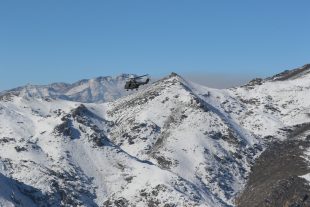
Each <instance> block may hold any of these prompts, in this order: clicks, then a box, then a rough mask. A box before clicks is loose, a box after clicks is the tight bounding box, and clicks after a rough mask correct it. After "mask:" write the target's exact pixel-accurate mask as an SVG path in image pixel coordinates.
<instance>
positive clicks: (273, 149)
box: [236, 133, 310, 207]
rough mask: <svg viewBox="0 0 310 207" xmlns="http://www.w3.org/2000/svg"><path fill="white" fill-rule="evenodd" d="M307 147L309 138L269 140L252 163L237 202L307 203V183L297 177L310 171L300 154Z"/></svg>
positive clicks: (268, 205) (267, 205)
mask: <svg viewBox="0 0 310 207" xmlns="http://www.w3.org/2000/svg"><path fill="white" fill-rule="evenodd" d="M297 134H298V135H300V133H297ZM301 147H302V148H301ZM309 147H310V142H309V141H307V140H306V141H303V140H302V139H295V138H293V137H292V138H290V139H287V140H285V141H283V142H275V143H273V144H271V145H270V147H269V148H267V149H266V150H265V151H264V152H263V153H262V155H261V156H260V157H259V158H258V159H257V160H256V162H255V164H254V166H253V167H252V172H251V174H250V177H249V180H248V183H247V185H246V188H245V190H244V191H243V192H242V193H241V195H240V196H239V197H238V198H237V200H236V204H237V206H238V207H248V206H253V207H275V206H279V207H280V206H281V207H282V206H285V207H292V206H300V207H302V206H310V199H308V198H309V195H310V185H309V184H308V181H306V180H305V179H303V178H301V177H300V176H302V175H305V174H308V173H310V169H309V168H308V163H307V161H306V160H305V159H304V158H303V152H304V150H303V149H306V148H309Z"/></svg>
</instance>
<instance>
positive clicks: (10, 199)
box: [0, 70, 310, 207]
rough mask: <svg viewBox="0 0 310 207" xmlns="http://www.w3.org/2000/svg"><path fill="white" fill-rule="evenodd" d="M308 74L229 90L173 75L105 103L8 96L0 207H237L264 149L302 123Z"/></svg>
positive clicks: (0, 105) (0, 110)
mask: <svg viewBox="0 0 310 207" xmlns="http://www.w3.org/2000/svg"><path fill="white" fill-rule="evenodd" d="M306 71H307V70H303V71H302V73H303V74H302V75H299V76H298V77H296V78H292V79H287V80H275V79H266V80H255V81H252V82H251V83H249V84H248V85H246V86H243V87H239V88H233V89H226V90H217V89H211V88H207V87H204V86H200V85H197V84H195V83H192V82H188V81H186V80H184V79H183V78H182V77H180V76H178V75H176V74H172V75H171V76H169V77H166V78H164V79H161V80H159V81H157V82H155V83H153V84H151V85H150V86H148V87H146V88H144V89H141V90H139V91H138V92H136V93H133V94H131V95H127V96H124V97H122V98H120V99H117V100H115V101H113V102H107V103H83V104H82V103H81V102H87V101H85V99H81V100H79V98H76V100H79V101H80V102H73V101H67V100H62V99H54V96H49V95H48V94H49V93H47V95H48V96H46V94H45V95H43V96H29V95H27V96H23V95H21V93H22V92H20V93H7V94H6V95H4V96H2V99H1V101H0V130H1V135H0V195H1V196H0V206H14V205H15V206H164V207H169V206H210V207H217V206H225V207H227V206H235V203H234V200H235V198H236V196H237V195H238V194H239V193H240V192H241V191H242V190H243V189H244V187H245V184H246V181H247V176H248V174H249V173H250V171H251V166H252V164H253V163H254V162H255V159H256V158H257V157H258V156H259V155H260V154H261V152H262V151H263V150H264V149H265V146H266V144H268V143H270V142H271V141H273V140H275V139H277V140H282V139H285V136H286V134H287V130H288V129H290V128H291V127H293V126H295V125H297V124H302V123H305V122H307V120H308V119H309V113H310V112H309V107H310V100H309V98H308V96H306V95H307V93H309V89H310V77H309V73H307V72H306ZM82 85H83V84H82ZM23 90H24V89H23ZM15 91H16V90H15ZM21 91H22V90H21ZM76 91H81V90H80V89H79V90H78V89H77V90H76ZM76 91H75V92H76ZM75 92H74V91H73V92H72V94H75ZM66 93H67V92H66ZM36 94H37V93H36ZM83 98H84V96H83ZM96 101H98V100H96ZM94 102H95V100H94ZM99 102H100V101H99ZM3 189H6V190H3Z"/></svg>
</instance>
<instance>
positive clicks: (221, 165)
mask: <svg viewBox="0 0 310 207" xmlns="http://www.w3.org/2000/svg"><path fill="white" fill-rule="evenodd" d="M213 91H216V90H211V89H210V90H209V89H208V88H205V87H200V88H199V87H195V86H193V85H191V84H189V83H187V82H186V81H184V80H183V79H182V78H181V77H179V76H171V77H170V78H166V79H163V80H161V81H158V82H156V83H154V84H153V86H152V87H149V88H147V89H145V90H143V91H140V92H138V93H137V94H133V95H130V96H127V97H124V98H121V99H119V100H117V101H116V102H113V103H109V104H108V110H107V115H108V119H109V120H113V122H114V123H115V127H113V128H111V131H110V139H111V140H112V141H113V142H114V143H115V144H117V145H120V147H121V148H122V149H123V150H124V151H126V152H128V153H129V154H130V155H132V156H134V157H137V158H139V159H142V160H149V161H150V162H152V163H154V164H155V165H156V166H158V167H160V168H161V169H162V170H166V171H169V172H172V173H173V174H175V175H178V176H180V177H181V178H182V179H184V180H186V181H187V182H189V183H191V184H193V186H194V188H190V190H189V189H187V191H192V193H194V195H195V197H196V201H197V204H201V205H203V206H208V205H207V204H208V203H210V204H212V203H213V204H212V205H211V206H229V205H233V198H234V196H235V195H236V193H237V192H239V191H240V190H241V189H242V186H243V184H244V181H245V177H246V175H247V172H248V171H249V166H250V163H251V162H252V161H253V159H254V157H255V155H257V154H258V153H259V151H260V150H261V147H260V145H259V139H257V138H256V137H255V136H252V134H251V133H249V132H248V131H246V130H244V129H243V128H242V127H240V126H238V125H237V124H236V122H235V120H233V119H231V118H230V117H229V115H228V114H227V113H226V112H225V111H223V110H221V108H217V107H216V106H213V105H212V103H211V102H212V99H211V98H210V96H213V95H214V94H213ZM216 92H217V93H220V91H216ZM225 96H226V95H225ZM226 98H227V99H228V100H231V99H232V98H231V97H229V96H226ZM209 100H210V102H209ZM213 101H215V100H213ZM232 101H233V99H232ZM217 105H219V104H217ZM239 107H241V106H239ZM155 176H156V175H155V174H154V177H155ZM166 185H167V184H166ZM174 188H176V189H177V190H178V191H180V190H181V191H184V190H185V191H186V189H184V187H182V185H180V184H177V185H175V186H174ZM194 190H196V191H198V192H199V193H198V194H195V191H194ZM121 195H122V196H123V197H126V192H125V191H124V192H122V194H121Z"/></svg>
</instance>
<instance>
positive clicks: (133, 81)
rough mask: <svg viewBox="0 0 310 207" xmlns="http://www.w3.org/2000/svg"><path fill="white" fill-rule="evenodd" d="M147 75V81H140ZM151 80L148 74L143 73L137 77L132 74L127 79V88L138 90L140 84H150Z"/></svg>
mask: <svg viewBox="0 0 310 207" xmlns="http://www.w3.org/2000/svg"><path fill="white" fill-rule="evenodd" d="M143 77H147V78H146V80H145V81H139V79H141V78H143ZM149 82H150V78H149V77H148V75H142V76H137V77H135V76H134V75H130V76H129V79H128V81H126V84H125V89H126V90H127V91H128V90H133V89H136V90H138V88H139V86H141V85H145V84H148V83H149Z"/></svg>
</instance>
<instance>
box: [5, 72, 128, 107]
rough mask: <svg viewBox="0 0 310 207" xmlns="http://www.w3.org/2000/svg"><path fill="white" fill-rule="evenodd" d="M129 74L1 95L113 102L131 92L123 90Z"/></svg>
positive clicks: (24, 87)
mask: <svg viewBox="0 0 310 207" xmlns="http://www.w3.org/2000/svg"><path fill="white" fill-rule="evenodd" d="M127 78H128V75H127V74H123V75H120V76H117V77H114V78H112V77H109V76H108V77H98V78H93V79H85V80H81V81H78V82H76V83H73V84H67V83H53V84H50V85H26V86H23V87H18V88H15V89H12V90H8V91H4V92H2V93H0V96H3V95H7V94H15V95H18V96H21V97H28V98H29V97H36V98H45V97H49V98H58V99H64V100H70V101H78V102H85V103H94V102H100V103H102V102H106V101H113V100H115V99H117V98H119V97H122V96H124V95H128V94H130V93H131V92H127V91H126V90H123V88H124V85H125V82H126V79H127Z"/></svg>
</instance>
